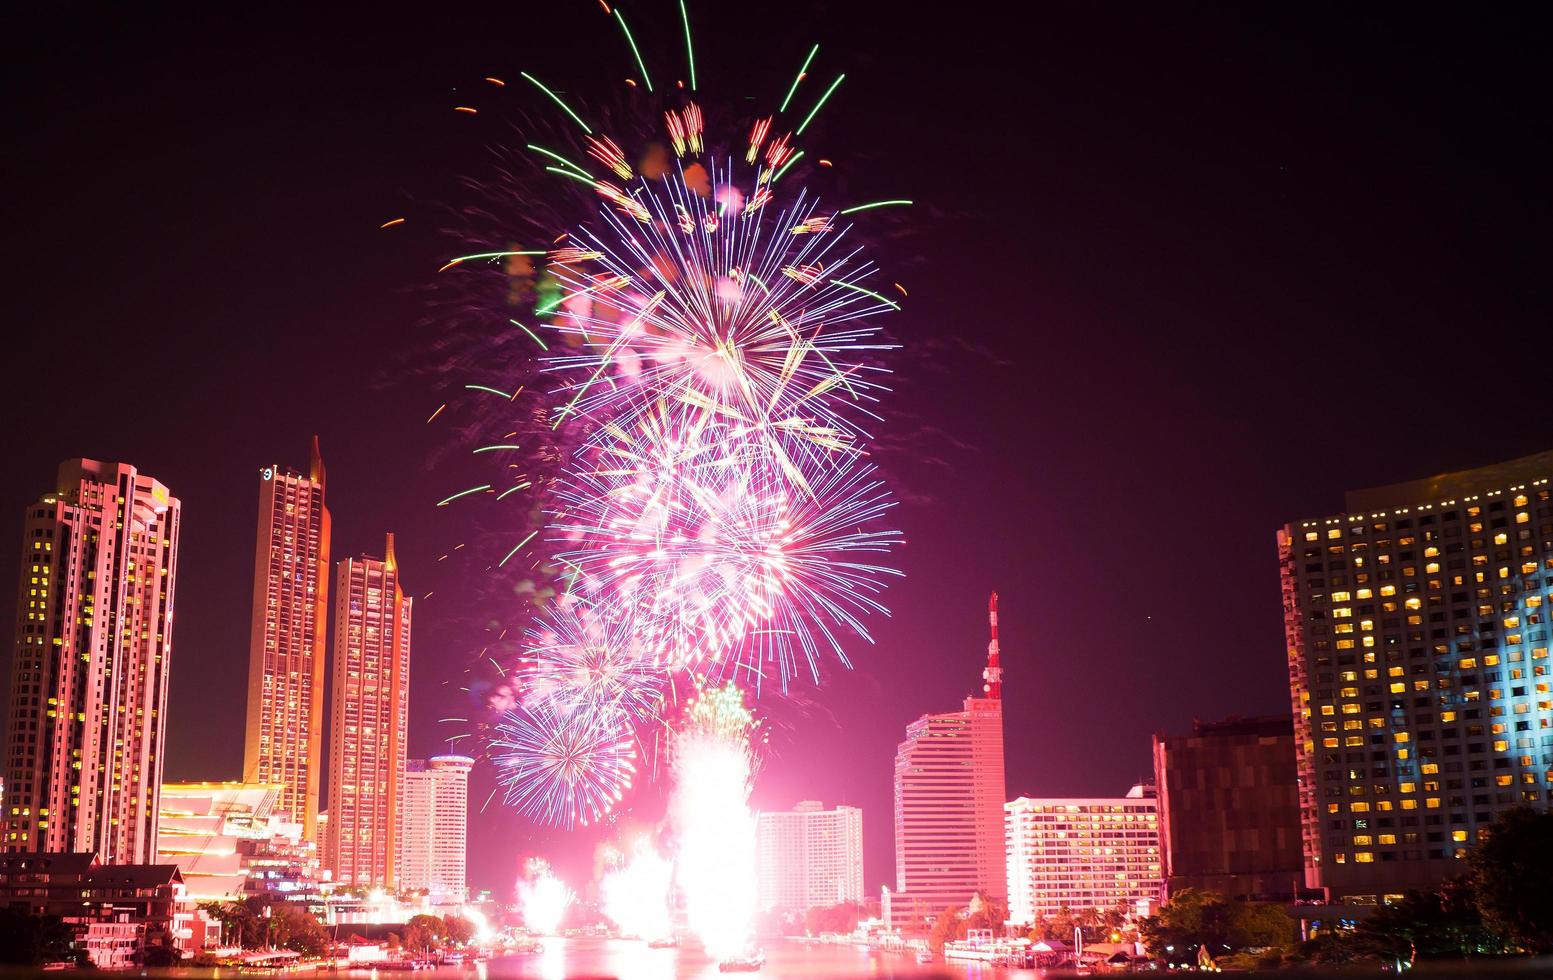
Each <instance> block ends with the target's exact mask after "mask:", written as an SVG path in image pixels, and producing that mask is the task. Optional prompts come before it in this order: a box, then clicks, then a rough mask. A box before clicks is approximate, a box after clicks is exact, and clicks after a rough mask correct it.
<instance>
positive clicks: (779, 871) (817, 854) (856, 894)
mask: <svg viewBox="0 0 1553 980" xmlns="http://www.w3.org/2000/svg"><path fill="white" fill-rule="evenodd" d="M755 898H756V901H757V903H758V904H759V906H760V908H762V909H784V910H787V911H793V912H804V911H807V910H809V909H811V908H814V907H815V906H817V905H818V906H829V905H836V904H839V903H841V902H861V901H862V900H863V811H862V810H859V809H858V808H857V807H855V806H838V807H836V808H835V809H834V810H827V809H825V804H823V803H820V802H819V801H817V800H804V801H803V802H801V803H799V804H798V805H797V806H795V807H793V808H792V809H791V810H788V811H785V812H784V811H777V812H762V813H760V814H758V815H757V816H756V818H755Z"/></svg>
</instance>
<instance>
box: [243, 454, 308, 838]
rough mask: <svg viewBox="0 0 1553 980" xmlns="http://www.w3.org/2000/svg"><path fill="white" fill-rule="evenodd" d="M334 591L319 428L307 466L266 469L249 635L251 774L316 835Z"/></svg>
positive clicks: (248, 777) (247, 775)
mask: <svg viewBox="0 0 1553 980" xmlns="http://www.w3.org/2000/svg"><path fill="white" fill-rule="evenodd" d="M328 600H329V509H328V508H327V507H325V506H324V462H323V458H322V457H321V456H320V455H319V453H318V437H317V436H314V437H313V449H312V459H311V461H310V463H309V465H308V471H307V474H306V475H303V474H301V473H297V472H295V471H293V470H289V469H285V468H283V467H279V466H266V467H265V468H264V469H263V470H261V471H260V473H259V525H258V539H257V542H256V544H255V546H254V559H253V619H252V624H251V628H250V631H249V640H248V727H247V731H246V733H245V737H244V739H243V781H244V782H246V783H259V784H264V785H270V784H274V785H277V786H279V787H280V788H281V794H280V806H279V810H280V813H281V814H282V815H283V816H284V817H285V818H286V819H289V820H292V821H294V822H296V823H300V824H301V825H302V834H303V836H304V838H305V839H307V840H315V839H316V832H317V821H318V778H319V775H320V774H321V773H322V770H323V727H324V704H323V698H324V632H325V629H326V628H327V624H328V619H327V615H328Z"/></svg>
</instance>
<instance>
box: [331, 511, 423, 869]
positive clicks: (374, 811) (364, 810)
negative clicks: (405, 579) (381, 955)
mask: <svg viewBox="0 0 1553 980" xmlns="http://www.w3.org/2000/svg"><path fill="white" fill-rule="evenodd" d="M410 605H411V600H410V599H409V597H407V596H406V595H405V594H404V592H403V591H402V590H401V588H400V585H399V565H398V561H397V559H396V558H395V557H394V536H393V535H392V534H390V535H388V540H387V544H386V546H385V549H384V553H383V557H382V558H381V559H378V558H366V557H363V558H347V559H346V560H344V561H342V562H340V564H339V570H338V575H337V579H336V582H335V607H334V608H335V616H334V694H333V700H334V711H333V720H332V723H331V730H330V738H329V824H328V833H329V836H328V846H327V849H326V854H325V861H326V863H327V864H328V867H329V868H330V870H332V871H333V872H334V880H335V881H336V882H342V883H345V884H350V885H370V886H383V887H390V888H391V887H394V885H395V883H396V882H397V880H398V878H397V874H396V870H395V863H396V861H397V857H398V855H397V848H398V835H399V817H400V807H401V804H402V787H403V785H404V772H405V762H406V757H405V751H406V732H407V729H408V728H409V722H410Z"/></svg>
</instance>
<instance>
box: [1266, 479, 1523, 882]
mask: <svg viewBox="0 0 1553 980" xmlns="http://www.w3.org/2000/svg"><path fill="white" fill-rule="evenodd" d="M1550 478H1553V451H1550V452H1544V453H1540V454H1538V455H1535V456H1528V457H1525V458H1522V459H1516V460H1511V461H1509V462H1506V463H1500V464H1497V465H1493V466H1485V467H1482V468H1480V469H1474V470H1465V471H1461V472H1456V473H1445V474H1441V475H1439V476H1434V477H1429V478H1426V479H1422V480H1416V481H1413V482H1410V483H1399V484H1393V485H1390V486H1384V487H1377V488H1375V489H1370V490H1360V491H1355V492H1352V493H1349V494H1348V495H1347V499H1346V502H1345V506H1344V510H1343V512H1342V513H1339V514H1334V515H1331V516H1327V517H1317V518H1312V519H1309V520H1300V521H1295V522H1292V523H1290V524H1288V525H1286V526H1284V527H1283V528H1282V529H1281V530H1280V531H1279V532H1278V555H1279V566H1280V570H1281V573H1282V584H1283V605H1284V629H1285V634H1286V637H1287V646H1288V664H1289V688H1290V693H1291V695H1292V698H1293V707H1294V723H1295V751H1296V759H1297V766H1298V775H1299V786H1300V809H1301V837H1302V842H1301V846H1302V856H1303V862H1304V869H1305V879H1306V883H1307V885H1308V886H1310V887H1312V888H1324V889H1326V890H1327V892H1328V894H1329V896H1330V898H1331V899H1333V900H1335V901H1344V902H1350V903H1355V904H1368V903H1374V902H1382V901H1388V900H1391V899H1392V898H1394V897H1396V896H1400V895H1401V894H1402V893H1403V892H1405V891H1406V890H1407V889H1409V888H1420V889H1427V888H1430V887H1433V886H1435V885H1437V884H1439V882H1440V881H1442V880H1443V879H1445V878H1446V877H1449V876H1451V875H1456V874H1461V873H1462V872H1463V870H1464V867H1465V866H1464V865H1463V864H1462V858H1464V857H1465V856H1466V854H1467V851H1468V849H1469V848H1470V847H1471V846H1472V845H1473V844H1474V843H1476V842H1477V841H1478V840H1480V839H1481V837H1482V834H1483V833H1484V831H1485V830H1487V829H1488V828H1489V827H1490V826H1491V825H1492V823H1493V821H1494V819H1495V817H1496V816H1497V815H1498V814H1499V812H1500V811H1502V810H1504V809H1506V808H1508V807H1512V806H1515V805H1517V804H1523V803H1524V804H1530V805H1532V806H1539V807H1546V806H1547V805H1548V800H1549V792H1550V785H1553V694H1550V692H1549V684H1550V683H1553V677H1550V676H1549V665H1550V660H1549V657H1548V649H1549V637H1548V612H1549V603H1550V602H1553V500H1550V493H1549V482H1548V481H1549V479H1550Z"/></svg>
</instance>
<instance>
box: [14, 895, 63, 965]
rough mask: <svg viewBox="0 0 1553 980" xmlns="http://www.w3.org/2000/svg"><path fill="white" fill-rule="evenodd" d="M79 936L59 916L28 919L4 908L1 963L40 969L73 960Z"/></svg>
mask: <svg viewBox="0 0 1553 980" xmlns="http://www.w3.org/2000/svg"><path fill="white" fill-rule="evenodd" d="M74 940H75V933H74V932H73V931H72V930H71V928H70V927H69V926H68V925H66V924H65V921H64V920H63V919H61V918H60V917H59V916H57V915H28V914H27V913H26V912H19V911H16V910H14V909H6V908H0V963H6V964H10V965H15V966H39V965H41V964H43V963H50V962H55V961H59V960H71V959H74V958H75V954H74V953H73V952H71V949H70V944H71V943H72V942H73V941H74Z"/></svg>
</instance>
